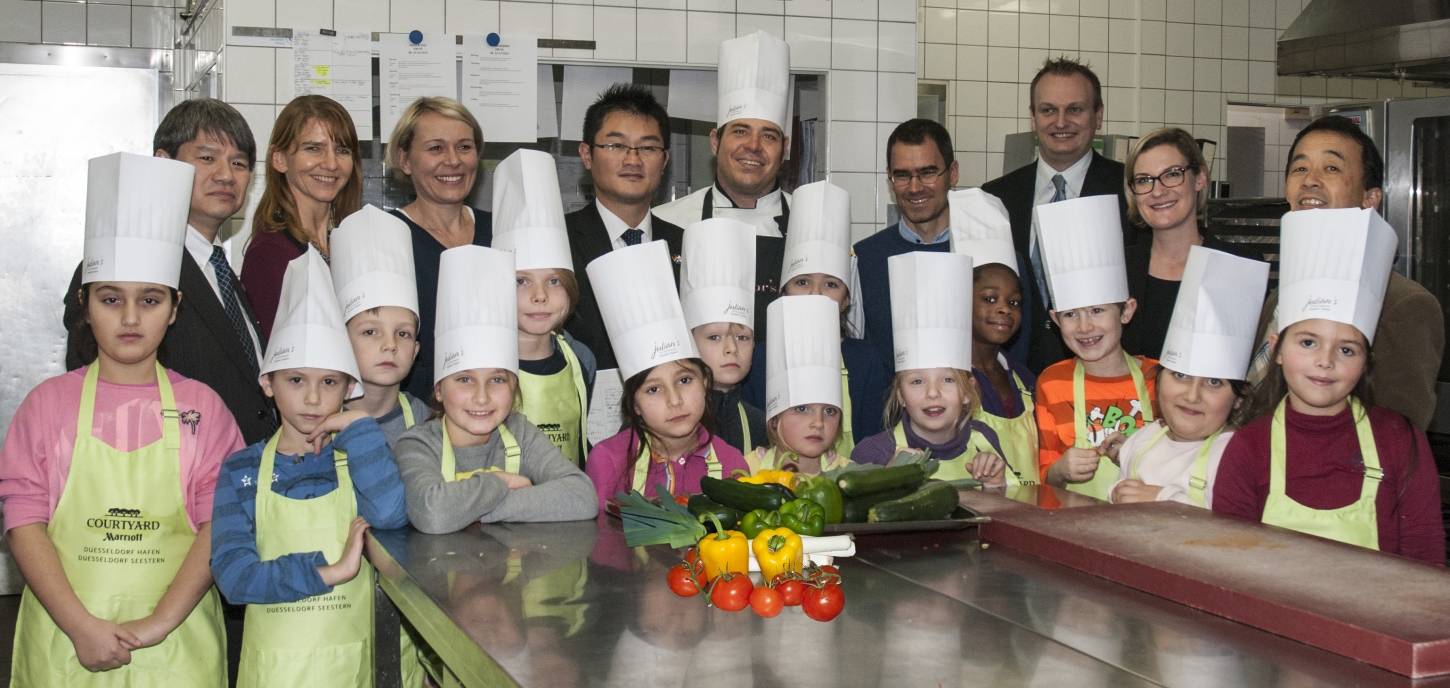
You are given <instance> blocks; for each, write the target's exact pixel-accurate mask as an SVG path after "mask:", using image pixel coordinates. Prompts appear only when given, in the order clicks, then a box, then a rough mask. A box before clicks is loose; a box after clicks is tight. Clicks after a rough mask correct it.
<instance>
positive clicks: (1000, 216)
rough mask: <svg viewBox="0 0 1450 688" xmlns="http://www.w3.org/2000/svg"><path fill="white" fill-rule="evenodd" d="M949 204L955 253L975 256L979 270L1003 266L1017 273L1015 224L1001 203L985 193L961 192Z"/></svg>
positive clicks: (949, 197)
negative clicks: (986, 266) (985, 267)
mask: <svg viewBox="0 0 1450 688" xmlns="http://www.w3.org/2000/svg"><path fill="white" fill-rule="evenodd" d="M947 204H948V206H949V207H950V209H951V210H950V211H949V212H950V218H951V240H952V251H954V252H956V253H963V254H966V255H969V256H971V257H972V264H973V265H974V266H975V267H981V266H983V265H987V264H990V263H1000V264H1002V265H1005V266H1007V267H1008V268H1011V270H1012V272H1017V249H1016V247H1015V245H1014V244H1013V243H1012V220H1011V218H1010V217H1008V215H1007V206H1005V205H1002V200H1001V199H999V198H997V197H996V196H993V195H992V194H989V193H987V192H986V191H983V190H981V189H958V190H956V191H949V192H947ZM1019 274H1020V273H1019Z"/></svg>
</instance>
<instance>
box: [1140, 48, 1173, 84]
mask: <svg viewBox="0 0 1450 688" xmlns="http://www.w3.org/2000/svg"><path fill="white" fill-rule="evenodd" d="M1166 59H1167V58H1164V57H1163V56H1161V55H1141V56H1139V57H1138V85H1140V86H1142V87H1143V88H1163V80H1164V76H1165V74H1164V70H1165V69H1166V68H1167V65H1166V64H1165V62H1164V61H1165V60H1166Z"/></svg>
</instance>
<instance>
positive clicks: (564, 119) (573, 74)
mask: <svg viewBox="0 0 1450 688" xmlns="http://www.w3.org/2000/svg"><path fill="white" fill-rule="evenodd" d="M633 80H634V70H633V69H631V68H629V67H576V66H574V65H566V66H565V67H564V111H563V113H561V114H560V115H559V120H560V121H559V124H560V131H561V133H560V136H559V137H560V138H562V139H564V140H566V141H580V140H582V139H583V138H584V111H585V110H587V109H589V106H590V105H591V104H593V103H594V101H595V100H597V99H598V98H599V94H600V93H603V92H604V90H605V89H607V88H609V87H610V86H613V85H614V84H627V83H630V82H631V81H633Z"/></svg>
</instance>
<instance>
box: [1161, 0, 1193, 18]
mask: <svg viewBox="0 0 1450 688" xmlns="http://www.w3.org/2000/svg"><path fill="white" fill-rule="evenodd" d="M1165 8H1166V16H1165V17H1164V18H1165V19H1167V20H1168V21H1171V22H1185V23H1191V22H1192V21H1193V0H1167V3H1166V4H1165Z"/></svg>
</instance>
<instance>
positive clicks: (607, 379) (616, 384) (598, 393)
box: [589, 368, 624, 445]
mask: <svg viewBox="0 0 1450 688" xmlns="http://www.w3.org/2000/svg"><path fill="white" fill-rule="evenodd" d="M623 397H624V381H623V380H621V379H619V369H618V368H606V369H604V370H601V371H599V372H596V373H594V394H593V396H591V397H590V398H589V444H591V445H593V444H599V443H600V442H603V441H604V440H607V439H609V438H610V437H613V436H614V435H615V434H616V433H618V432H619V429H620V426H622V425H623V424H624V420H623V417H622V416H621V415H620V408H621V407H620V400H621V399H622V398H623Z"/></svg>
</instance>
